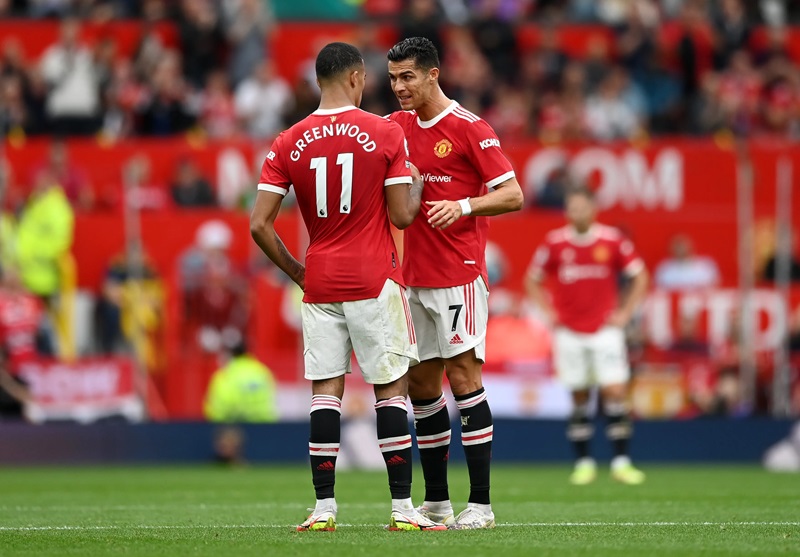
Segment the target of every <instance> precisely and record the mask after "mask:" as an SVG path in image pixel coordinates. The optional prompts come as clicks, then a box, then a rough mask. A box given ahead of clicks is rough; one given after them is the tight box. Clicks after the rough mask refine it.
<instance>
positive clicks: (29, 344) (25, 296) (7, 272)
mask: <svg viewBox="0 0 800 557" xmlns="http://www.w3.org/2000/svg"><path fill="white" fill-rule="evenodd" d="M43 318H44V307H43V305H42V302H41V300H39V299H38V298H36V296H34V295H32V294H31V293H30V292H28V291H27V290H25V288H24V287H23V285H22V282H21V281H20V279H19V277H18V276H17V274H16V272H15V271H14V270H12V269H7V268H4V269H2V270H0V366H2V367H3V368H4V369H5V370H6V371H7V372H9V373H10V374H11V375H17V373H18V372H19V368H20V365H22V364H23V363H25V362H28V361H31V360H35V359H36V357H37V356H38V354H39V344H40V343H39V342H38V337H39V329H40V326H41V324H42V319H43Z"/></svg>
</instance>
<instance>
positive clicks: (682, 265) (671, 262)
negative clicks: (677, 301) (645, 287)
mask: <svg viewBox="0 0 800 557" xmlns="http://www.w3.org/2000/svg"><path fill="white" fill-rule="evenodd" d="M669 250H670V256H669V257H668V258H666V259H664V260H663V261H661V262H660V263H659V264H658V266H657V267H656V271H655V279H654V282H655V286H656V287H657V288H663V289H665V290H689V289H693V288H711V287H714V286H717V285H718V284H719V280H720V275H719V269H718V268H717V264H716V262H715V261H714V260H713V259H711V258H710V257H705V256H699V255H695V254H694V247H693V245H692V240H691V239H690V238H689V237H688V236H686V235H683V234H681V235H678V236H675V237H673V238H672V240H671V241H670V245H669Z"/></svg>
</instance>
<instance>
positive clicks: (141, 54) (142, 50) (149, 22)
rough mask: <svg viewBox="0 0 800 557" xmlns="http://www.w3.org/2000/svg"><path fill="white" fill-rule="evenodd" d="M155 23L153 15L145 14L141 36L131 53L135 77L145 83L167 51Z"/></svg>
mask: <svg viewBox="0 0 800 557" xmlns="http://www.w3.org/2000/svg"><path fill="white" fill-rule="evenodd" d="M146 5H153V4H152V3H149V4H146ZM156 21H157V20H155V19H154V16H153V14H149V15H148V14H147V13H146V14H145V18H144V21H143V22H142V35H141V37H140V38H139V43H138V44H137V45H136V51H135V52H134V53H133V59H132V63H133V67H134V69H135V71H136V76H137V77H138V78H139V79H141V80H142V81H146V80H147V79H149V78H150V77H151V76H152V75H153V74H154V73H155V71H156V67H158V63H159V61H160V60H161V57H162V56H164V53H165V52H166V50H167V47H166V45H165V44H164V41H163V40H162V39H161V35H159V33H158V31H157V28H156Z"/></svg>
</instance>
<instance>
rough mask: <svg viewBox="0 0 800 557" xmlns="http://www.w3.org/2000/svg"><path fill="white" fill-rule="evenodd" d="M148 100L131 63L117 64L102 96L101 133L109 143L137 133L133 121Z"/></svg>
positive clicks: (145, 89)
mask: <svg viewBox="0 0 800 557" xmlns="http://www.w3.org/2000/svg"><path fill="white" fill-rule="evenodd" d="M148 100H149V91H148V90H147V88H146V87H145V86H144V85H143V84H142V83H140V82H139V80H138V79H137V78H136V76H135V74H134V70H133V65H132V64H131V62H130V60H124V59H123V60H118V61H117V62H116V64H115V65H114V68H113V73H112V76H111V81H110V82H109V84H108V87H106V89H105V91H104V92H103V104H104V114H103V124H102V129H101V132H102V134H103V136H104V137H105V138H106V139H108V140H115V139H120V138H123V137H129V136H131V135H133V134H134V132H135V129H136V118H137V113H139V112H140V111H141V110H143V108H144V107H145V105H146V103H147V102H148Z"/></svg>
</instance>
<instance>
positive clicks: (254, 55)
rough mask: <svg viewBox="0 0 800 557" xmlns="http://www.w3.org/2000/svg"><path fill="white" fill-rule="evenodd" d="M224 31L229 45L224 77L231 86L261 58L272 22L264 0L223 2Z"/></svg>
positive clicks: (267, 2) (236, 83)
mask: <svg viewBox="0 0 800 557" xmlns="http://www.w3.org/2000/svg"><path fill="white" fill-rule="evenodd" d="M222 6H223V9H224V10H225V11H226V28H225V32H226V35H227V37H228V43H229V45H230V48H231V55H230V58H229V60H228V78H229V79H230V82H231V84H232V85H233V86H234V87H235V86H237V85H238V84H239V83H240V82H241V81H242V80H244V79H245V78H247V77H249V76H250V75H251V74H252V73H253V71H254V70H255V69H256V67H257V66H258V65H259V64H261V62H263V61H264V58H265V50H266V45H267V37H268V36H269V32H270V30H271V28H272V26H273V25H274V24H275V16H274V14H273V13H272V9H271V8H272V7H271V5H270V2H269V1H268V0H234V1H228V2H224V3H223V5H222Z"/></svg>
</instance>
